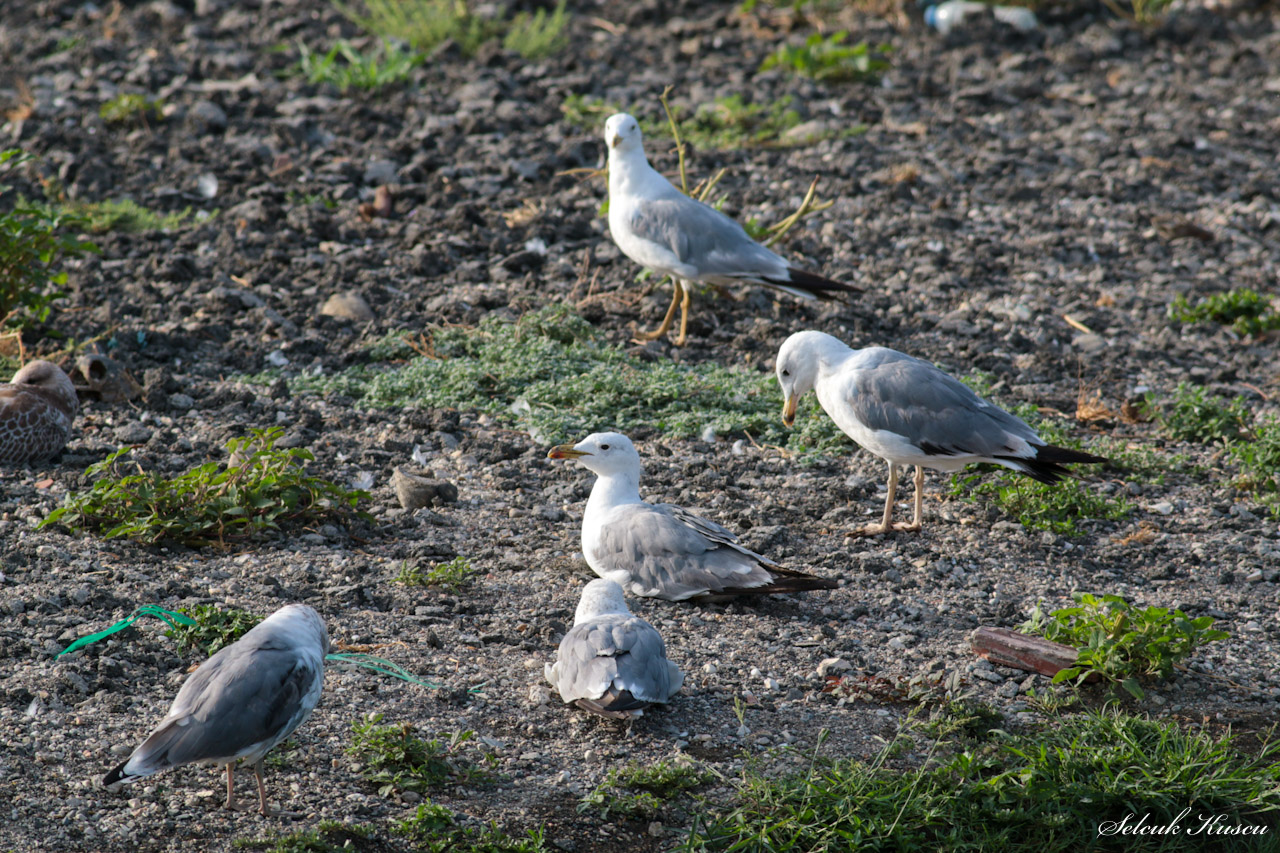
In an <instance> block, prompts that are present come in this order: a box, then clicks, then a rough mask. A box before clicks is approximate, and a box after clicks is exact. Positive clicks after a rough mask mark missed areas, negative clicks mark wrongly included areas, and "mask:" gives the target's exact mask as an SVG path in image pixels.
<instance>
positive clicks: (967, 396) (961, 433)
mask: <svg viewBox="0 0 1280 853" xmlns="http://www.w3.org/2000/svg"><path fill="white" fill-rule="evenodd" d="M876 349H877V350H879V349H880V348H876ZM872 355H873V356H876V357H874V358H871V359H868V360H867V363H865V364H863V365H861V366H860V367H859V369H858V370H856V371H855V372H854V374H853V378H852V382H851V385H852V387H851V388H850V389H849V394H848V399H849V402H850V404H851V405H852V406H853V409H854V412H855V413H856V415H857V417H858V420H860V421H861V422H862V423H864V424H866V425H867V426H868V427H870V428H871V429H876V430H887V431H889V432H892V433H895V434H897V435H901V436H904V437H905V438H907V439H908V440H909V441H910V442H911V443H912V444H914V445H915V446H916V447H919V448H920V449H922V450H924V451H925V452H926V453H930V454H936V455H941V456H963V455H969V454H973V455H977V456H987V457H997V456H1007V455H1009V454H1010V453H1013V452H1015V451H1016V450H1017V448H1016V447H1015V446H1014V445H1015V444H1016V442H1014V444H1011V443H1010V436H1014V437H1016V438H1020V439H1022V440H1024V441H1026V442H1028V443H1030V444H1032V445H1040V444H1044V442H1043V441H1042V440H1041V439H1040V438H1039V437H1038V436H1037V435H1036V432H1035V430H1033V429H1032V428H1031V427H1030V426H1028V425H1027V423H1026V422H1025V421H1023V420H1022V419H1021V418H1019V417H1016V416H1015V415H1011V414H1009V413H1008V412H1006V411H1005V410H1003V409H1001V408H1000V407H999V406H996V405H995V404H993V403H989V402H987V401H986V400H983V399H982V398H981V397H979V396H978V395H977V394H975V393H973V391H971V390H969V388H968V387H967V386H966V385H965V384H964V383H962V382H960V381H959V380H958V379H956V378H954V377H952V376H950V375H949V374H947V373H944V372H943V371H941V370H939V369H938V368H936V367H934V366H933V365H931V364H929V363H928V362H924V361H920V360H919V359H915V358H912V357H911V356H909V355H904V354H903V353H900V352H895V351H893V350H883V352H874V353H872Z"/></svg>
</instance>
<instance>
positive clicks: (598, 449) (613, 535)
mask: <svg viewBox="0 0 1280 853" xmlns="http://www.w3.org/2000/svg"><path fill="white" fill-rule="evenodd" d="M547 456H549V457H550V458H552V459H576V460H577V461H578V464H580V465H582V466H583V467H584V468H587V469H588V470H590V471H594V472H595V473H596V475H597V476H598V477H599V479H597V480H596V483H595V486H593V487H592V489H591V497H590V498H588V499H587V511H586V514H584V515H583V517H582V553H583V555H584V556H586V558H587V565H589V566H591V570H592V571H593V572H595V573H596V574H597V575H599V576H600V577H602V578H608V579H609V580H612V581H614V582H615V583H617V584H618V585H619V586H621V587H622V588H623V589H625V590H626V591H627V592H629V593H631V594H632V595H638V596H642V597H650V598H665V599H666V600H667V601H684V600H686V599H690V598H697V599H704V600H718V599H725V598H729V597H732V596H736V595H753V594H754V595H759V594H764V593H774V592H800V591H803V590H809V589H835V587H836V582H835V581H831V580H827V579H825V578H817V577H814V576H813V575H806V574H804V573H803V572H793V571H789V570H787V569H783V568H781V567H779V566H778V564H777V563H775V562H773V561H772V560H770V559H769V558H768V557H763V556H761V555H759V554H757V553H755V552H754V551H749V550H747V549H746V548H743V547H742V546H741V545H739V544H738V537H736V536H734V535H733V534H732V533H730V532H729V531H728V530H726V529H724V528H723V527H721V526H720V525H718V524H716V523H715V522H714V521H707V520H706V519H705V518H699V517H698V516H696V515H694V514H693V513H691V512H689V510H687V509H684V508H682V507H678V506H672V505H670V504H650V503H645V502H644V501H642V500H640V454H638V453H636V448H635V445H633V444H632V443H631V439H629V438H627V437H626V436H625V435H622V434H621V433H616V432H598V433H595V434H593V435H589V436H587V437H586V438H584V439H583V440H582V441H580V442H578V443H577V444H573V445H570V444H562V445H560V446H559V447H553V448H551V450H550V451H549V452H548V453H547Z"/></svg>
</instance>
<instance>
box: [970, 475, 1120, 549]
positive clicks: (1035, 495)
mask: <svg viewBox="0 0 1280 853" xmlns="http://www.w3.org/2000/svg"><path fill="white" fill-rule="evenodd" d="M983 467H987V466H983ZM990 468H991V469H992V470H990V471H980V472H977V473H972V474H966V473H959V474H953V475H952V476H951V486H950V488H949V494H950V495H951V496H952V497H964V498H966V499H968V500H971V501H976V500H979V499H985V500H990V501H991V502H992V503H994V504H995V505H996V506H998V507H999V508H1000V509H1001V511H1002V512H1004V513H1006V514H1008V515H1012V516H1013V517H1015V518H1016V519H1018V523H1019V524H1021V525H1022V526H1023V527H1026V528H1028V529H1029V530H1048V531H1051V532H1053V533H1057V534H1059V535H1062V536H1078V535H1080V534H1081V533H1082V532H1083V531H1082V530H1081V529H1080V527H1079V524H1078V522H1079V521H1080V520H1082V519H1095V520H1098V521H1119V520H1120V519H1122V518H1127V517H1128V515H1129V513H1130V512H1132V511H1133V510H1132V507H1131V506H1130V505H1129V501H1128V500H1127V499H1126V498H1125V497H1124V496H1123V495H1104V494H1098V493H1096V492H1094V491H1093V490H1092V488H1090V486H1089V484H1087V483H1084V482H1081V481H1080V480H1074V479H1071V478H1068V479H1065V480H1061V481H1059V482H1057V483H1052V484H1050V483H1040V482H1037V481H1035V480H1032V479H1030V478H1028V477H1023V476H1021V475H1017V474H1008V473H1005V472H1004V471H1003V470H1002V469H1000V468H997V467H995V466H990Z"/></svg>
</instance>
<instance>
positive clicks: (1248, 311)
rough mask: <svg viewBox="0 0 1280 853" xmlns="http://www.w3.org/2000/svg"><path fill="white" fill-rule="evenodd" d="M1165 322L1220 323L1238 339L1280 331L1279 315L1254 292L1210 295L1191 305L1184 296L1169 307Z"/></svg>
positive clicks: (1264, 297)
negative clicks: (1167, 320) (1226, 326)
mask: <svg viewBox="0 0 1280 853" xmlns="http://www.w3.org/2000/svg"><path fill="white" fill-rule="evenodd" d="M1168 313H1169V319H1171V320H1173V321H1174V322H1176V323H1186V324H1191V323H1221V324H1222V325H1224V326H1225V325H1230V326H1231V328H1232V329H1235V331H1236V333H1237V334H1239V335H1260V334H1262V333H1263V332H1268V331H1271V330H1273V329H1280V313H1278V312H1276V311H1274V310H1272V307H1271V298H1270V297H1266V296H1262V295H1261V294H1259V293H1258V292H1257V291H1255V290H1250V289H1249V288H1247V287H1245V288H1240V289H1238V290H1229V291H1227V292H1226V293H1214V294H1212V295H1210V296H1206V297H1205V298H1204V299H1201V300H1200V301H1198V302H1197V303H1196V304H1195V305H1192V304H1191V303H1190V302H1189V301H1188V300H1187V297H1185V296H1178V297H1177V298H1175V299H1174V300H1173V302H1171V303H1170V304H1169V311H1168Z"/></svg>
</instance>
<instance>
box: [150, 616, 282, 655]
mask: <svg viewBox="0 0 1280 853" xmlns="http://www.w3.org/2000/svg"><path fill="white" fill-rule="evenodd" d="M178 612H179V613H184V614H186V615H187V616H190V617H191V618H192V619H193V620H195V623H196V624H194V625H183V624H181V623H179V624H176V625H174V626H173V627H171V628H170V629H169V630H167V631H165V632H164V635H165V636H166V637H172V638H173V640H174V641H175V642H176V643H177V645H178V651H180V652H182V651H186V650H188V649H202V650H203V651H204V653H205V654H206V655H211V654H213V653H214V652H216V651H218V649H221V648H223V647H224V646H229V645H231V644H232V643H234V642H235V641H236V640H238V639H240V638H241V637H243V636H244V634H245V632H246V631H248V630H249V629H250V628H252V627H253V626H255V625H257V624H258V623H259V622H261V621H262V617H261V616H257V615H255V614H253V613H247V612H245V611H243V610H219V609H218V608H217V607H215V606H214V605H212V604H199V605H196V606H195V607H192V608H190V609H183V610H180V611H178Z"/></svg>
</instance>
